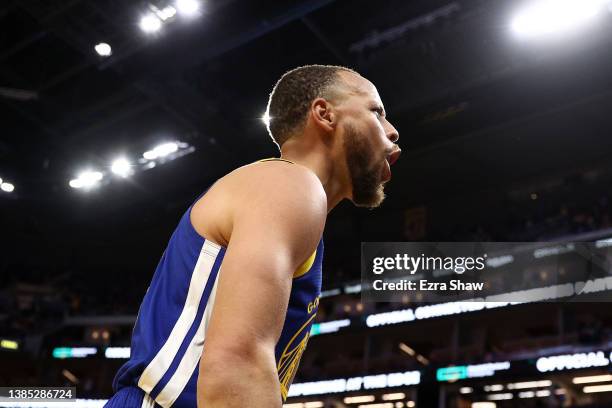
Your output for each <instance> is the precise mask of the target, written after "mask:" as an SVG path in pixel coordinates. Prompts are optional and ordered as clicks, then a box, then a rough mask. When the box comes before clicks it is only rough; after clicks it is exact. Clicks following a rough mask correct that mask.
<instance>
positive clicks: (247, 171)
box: [107, 65, 400, 408]
mask: <svg viewBox="0 0 612 408" xmlns="http://www.w3.org/2000/svg"><path fill="white" fill-rule="evenodd" d="M268 114H269V117H270V123H269V125H268V131H269V133H270V135H271V136H272V138H273V140H274V141H275V142H276V143H277V144H278V146H279V147H280V150H281V158H280V159H267V160H262V161H260V162H256V163H253V164H250V165H247V166H245V167H241V168H239V169H237V170H235V171H233V172H231V173H229V174H228V175H226V176H225V177H223V178H221V179H220V180H218V181H217V182H216V183H215V184H214V185H213V186H212V187H211V188H210V189H209V190H208V191H207V192H206V193H205V194H204V195H203V196H202V197H201V198H200V199H199V200H197V202H196V203H195V204H194V205H193V206H192V207H190V208H189V209H188V210H187V212H186V213H185V215H184V216H183V218H182V219H181V220H180V222H179V224H178V227H177V228H176V230H175V231H174V234H173V235H172V237H171V239H170V242H169V243H168V247H167V249H166V251H165V253H164V255H163V256H162V259H161V261H160V262H159V265H158V267H157V270H156V271H155V275H154V276H153V280H152V282H151V285H150V287H149V289H148V291H147V294H146V295H145V298H144V300H143V303H142V305H141V307H140V311H139V314H138V319H137V321H136V325H135V327H134V332H133V336H132V346H131V358H130V360H129V361H128V362H127V363H126V364H125V365H124V366H123V367H121V369H120V370H119V372H118V373H117V376H116V377H115V381H114V384H113V385H114V388H115V390H116V394H115V395H114V396H113V398H111V400H110V401H109V402H108V404H107V407H122V408H125V407H156V406H162V407H164V408H165V407H196V406H198V407H204V408H232V407H241V408H243V407H255V408H259V407H265V408H270V407H280V406H281V405H282V403H283V401H284V400H285V398H286V397H287V393H288V390H289V387H290V385H291V382H292V380H293V377H294V375H295V373H296V370H297V367H298V364H299V361H300V357H301V355H302V353H303V351H304V349H305V347H306V343H307V341H308V337H309V333H310V327H311V325H312V322H313V320H314V317H315V314H316V312H317V307H318V304H319V295H320V290H321V263H322V258H323V241H322V239H321V236H322V233H323V227H324V225H325V219H326V216H327V213H329V212H330V211H331V210H332V208H334V207H335V206H336V205H337V204H338V203H339V202H340V201H342V200H344V199H348V200H351V201H352V202H353V203H354V204H355V205H357V206H364V207H376V206H378V205H379V204H380V203H381V202H382V200H383V198H384V192H383V186H384V184H385V183H386V182H387V181H388V180H389V179H390V178H391V170H390V166H391V165H392V164H393V163H394V162H395V161H396V160H397V158H398V156H399V154H400V150H399V148H398V147H397V145H396V142H397V140H398V138H399V135H398V133H397V131H396V130H395V128H394V127H393V126H392V125H391V124H390V123H389V121H388V120H387V118H386V117H385V110H384V107H383V104H382V102H381V100H380V97H379V95H378V92H377V90H376V88H375V87H374V85H373V84H372V83H371V82H369V81H368V80H367V79H365V78H363V77H362V76H360V75H359V74H358V73H356V72H354V71H352V70H350V69H347V68H342V67H335V66H322V65H312V66H305V67H301V68H297V69H294V70H292V71H289V72H287V73H286V74H285V75H283V76H282V77H281V79H280V80H279V81H278V83H277V84H276V86H275V87H274V89H273V91H272V93H271V95H270V99H269V102H268Z"/></svg>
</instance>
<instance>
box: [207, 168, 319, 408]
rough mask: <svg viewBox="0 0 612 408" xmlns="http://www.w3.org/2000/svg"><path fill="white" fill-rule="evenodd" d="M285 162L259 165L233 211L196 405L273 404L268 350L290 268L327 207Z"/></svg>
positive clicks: (280, 318)
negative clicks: (254, 182)
mask: <svg viewBox="0 0 612 408" xmlns="http://www.w3.org/2000/svg"><path fill="white" fill-rule="evenodd" d="M291 167H292V168H291V169H290V170H289V171H287V172H284V171H283V173H282V174H278V171H277V170H278V168H276V169H273V168H272V169H271V170H266V169H263V170H262V171H263V173H264V174H261V175H260V176H259V178H258V183H257V185H256V187H255V186H254V185H251V186H245V188H244V189H243V192H244V194H245V196H244V197H243V200H244V202H243V203H242V204H241V205H239V206H238V208H237V209H236V210H235V211H234V212H235V213H234V215H233V228H232V233H231V238H230V242H229V245H228V248H227V252H226V254H225V257H224V260H223V264H222V267H221V271H220V275H219V283H218V288H217V295H216V300H215V304H214V309H213V316H212V319H211V323H210V326H209V328H208V330H207V333H206V342H205V346H204V352H203V354H202V359H201V361H200V374H199V378H198V406H199V407H205V408H217V407H223V408H232V407H245V406H249V407H280V406H281V394H280V384H279V381H278V374H277V371H276V361H275V357H274V347H275V345H276V342H277V341H278V338H279V337H280V334H281V331H282V327H283V323H284V319H285V314H286V310H287V304H288V301H289V295H290V291H291V283H292V275H293V272H294V271H295V269H296V268H297V267H298V266H299V265H300V264H301V263H302V262H304V260H306V258H308V256H309V255H310V254H311V253H312V251H313V250H314V249H315V248H316V245H317V243H318V240H319V238H320V236H321V233H322V231H323V225H324V222H325V217H326V212H327V209H326V202H325V198H324V193H323V192H322V187H321V185H320V184H318V183H319V182H318V180H316V179H314V176H313V175H311V174H306V173H305V172H304V170H303V169H298V168H293V166H291ZM285 170H286V169H285Z"/></svg>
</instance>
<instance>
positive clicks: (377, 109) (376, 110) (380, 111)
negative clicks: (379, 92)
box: [372, 108, 382, 116]
mask: <svg viewBox="0 0 612 408" xmlns="http://www.w3.org/2000/svg"><path fill="white" fill-rule="evenodd" d="M372 111H374V112H376V115H377V116H382V109H381V108H374V109H372Z"/></svg>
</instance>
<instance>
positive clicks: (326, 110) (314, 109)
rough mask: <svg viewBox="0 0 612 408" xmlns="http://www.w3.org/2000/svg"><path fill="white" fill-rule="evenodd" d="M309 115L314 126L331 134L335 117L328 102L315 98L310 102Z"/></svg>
mask: <svg viewBox="0 0 612 408" xmlns="http://www.w3.org/2000/svg"><path fill="white" fill-rule="evenodd" d="M310 115H311V117H312V120H313V122H314V123H315V125H316V126H318V127H320V128H322V129H323V130H325V131H328V132H331V131H333V130H334V129H335V128H336V124H337V123H336V121H337V115H336V112H335V111H334V107H333V106H332V104H331V103H330V102H329V101H328V100H326V99H324V98H317V99H315V100H314V101H312V104H311V105H310Z"/></svg>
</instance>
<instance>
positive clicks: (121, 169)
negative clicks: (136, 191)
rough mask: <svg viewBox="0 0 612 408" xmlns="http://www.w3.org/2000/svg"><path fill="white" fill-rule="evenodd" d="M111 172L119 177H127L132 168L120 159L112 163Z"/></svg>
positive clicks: (127, 162)
mask: <svg viewBox="0 0 612 408" xmlns="http://www.w3.org/2000/svg"><path fill="white" fill-rule="evenodd" d="M111 171H112V172H113V173H115V174H116V175H118V176H120V177H127V176H129V175H130V173H131V172H132V166H131V165H130V162H129V161H128V160H127V159H124V158H120V159H117V160H115V161H114V162H113V164H112V165H111Z"/></svg>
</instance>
